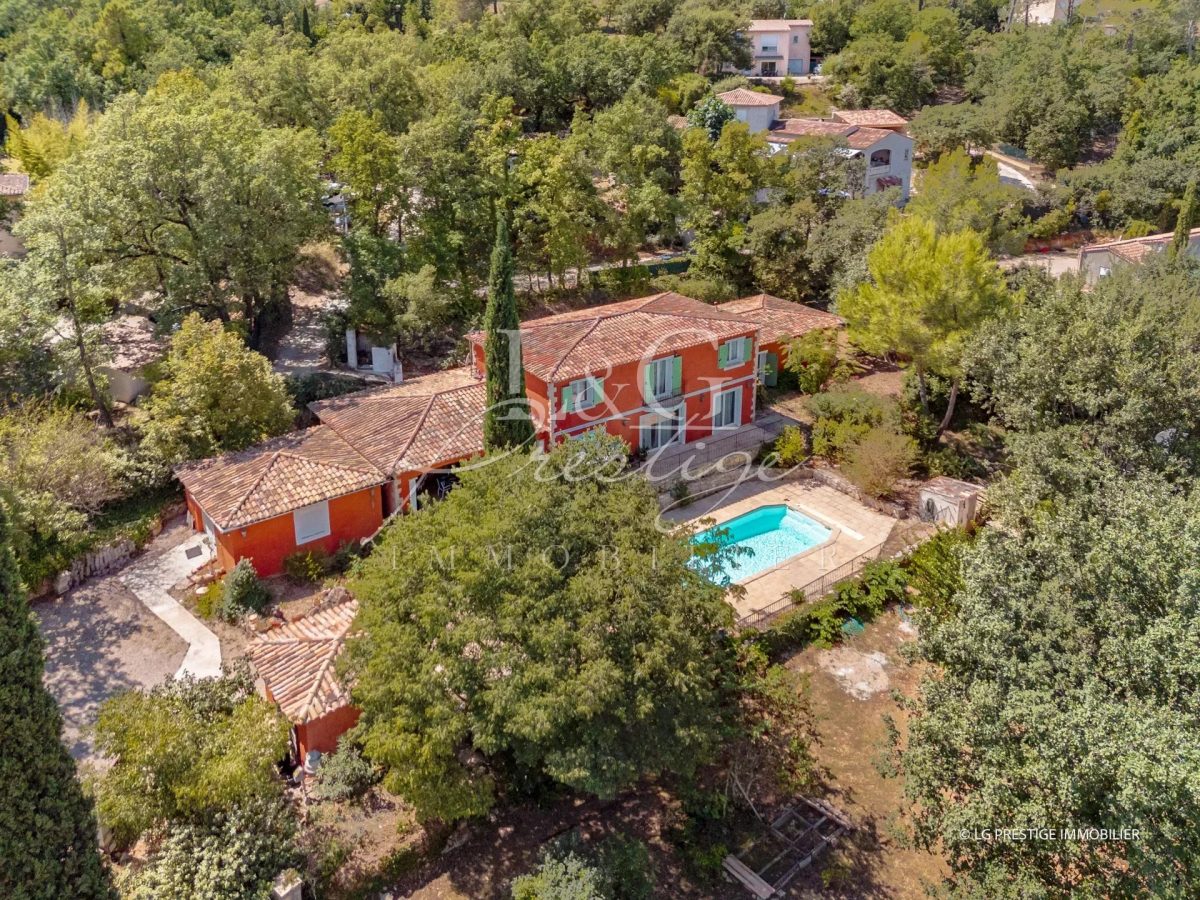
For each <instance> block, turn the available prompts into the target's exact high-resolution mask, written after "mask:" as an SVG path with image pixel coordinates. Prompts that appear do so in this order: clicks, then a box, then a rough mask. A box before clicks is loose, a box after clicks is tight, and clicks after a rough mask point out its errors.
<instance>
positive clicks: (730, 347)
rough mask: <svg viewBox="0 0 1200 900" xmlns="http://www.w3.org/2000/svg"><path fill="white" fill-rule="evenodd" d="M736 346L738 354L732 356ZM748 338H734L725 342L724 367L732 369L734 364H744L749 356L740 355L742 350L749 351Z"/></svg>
mask: <svg viewBox="0 0 1200 900" xmlns="http://www.w3.org/2000/svg"><path fill="white" fill-rule="evenodd" d="M735 347H736V348H737V353H738V356H737V358H736V359H735V358H734V355H733V353H734V348H735ZM749 347H750V340H749V339H748V338H734V339H733V340H732V341H726V342H725V368H727V369H732V368H734V367H735V366H741V365H745V364H746V362H748V361H749V356H742V355H741V353H742V351H743V350H746V351H747V352H749Z"/></svg>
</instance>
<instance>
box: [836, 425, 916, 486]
mask: <svg viewBox="0 0 1200 900" xmlns="http://www.w3.org/2000/svg"><path fill="white" fill-rule="evenodd" d="M917 456H918V451H917V442H916V441H914V440H913V439H912V438H910V437H909V436H908V435H906V434H900V433H899V432H896V431H893V430H892V429H890V428H886V427H884V426H882V425H879V426H876V427H875V428H872V429H870V430H869V431H868V432H867V433H866V434H865V435H863V436H862V437H861V438H860V439H859V440H858V441H856V442H855V443H854V445H853V446H852V447H850V448H849V450H848V451H847V452H846V454H845V460H844V461H843V463H842V474H843V475H845V476H846V478H848V479H849V480H850V483H851V484H853V485H854V486H855V487H856V488H858V489H859V490H860V491H862V492H863V493H864V494H867V495H868V496H871V497H884V496H886V495H888V494H890V493H891V492H892V490H893V489H894V488H895V487H896V483H897V482H898V481H900V479H902V478H907V477H908V476H909V475H911V474H912V470H913V466H914V465H916V462H917Z"/></svg>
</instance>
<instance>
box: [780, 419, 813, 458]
mask: <svg viewBox="0 0 1200 900" xmlns="http://www.w3.org/2000/svg"><path fill="white" fill-rule="evenodd" d="M773 449H774V453H775V458H776V460H777V461H778V463H779V465H781V466H798V465H800V464H801V463H802V462H804V461H805V460H806V459H808V439H807V438H805V436H804V431H803V430H802V429H801V428H799V427H798V426H796V425H788V426H787V427H785V428H784V429H783V431H782V432H780V434H779V437H777V438H775V445H774V448H773Z"/></svg>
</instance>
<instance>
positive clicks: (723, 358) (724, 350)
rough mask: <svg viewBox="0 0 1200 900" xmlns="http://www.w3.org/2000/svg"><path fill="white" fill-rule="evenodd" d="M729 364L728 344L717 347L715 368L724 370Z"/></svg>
mask: <svg viewBox="0 0 1200 900" xmlns="http://www.w3.org/2000/svg"><path fill="white" fill-rule="evenodd" d="M728 364H729V342H728V341H726V342H725V343H724V344H721V345H720V346H718V347H717V368H718V369H724V368H725V367H726V366H727V365H728Z"/></svg>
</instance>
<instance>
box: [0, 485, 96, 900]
mask: <svg viewBox="0 0 1200 900" xmlns="http://www.w3.org/2000/svg"><path fill="white" fill-rule="evenodd" d="M42 648H43V642H42V636H41V634H40V633H39V632H38V628H37V623H36V621H35V620H34V616H33V613H32V612H31V611H30V609H29V605H28V603H26V601H25V596H24V594H23V592H22V590H21V586H20V582H19V580H18V578H17V565H16V560H15V559H14V558H13V554H12V550H11V549H10V545H9V535H8V522H7V519H6V518H5V515H4V508H3V506H0V736H2V738H0V897H5V898H12V900H59V898H64V897H70V898H73V900H91V898H105V900H109V898H113V900H115V897H116V894H115V892H114V891H113V889H112V887H111V885H110V884H109V881H108V876H107V873H106V872H105V868H104V864H103V863H102V862H101V859H100V852H99V848H98V846H97V835H96V818H95V814H94V813H93V811H92V802H91V800H89V799H88V798H87V797H85V796H84V794H83V789H82V788H81V787H80V785H79V782H78V781H77V780H76V779H75V763H74V761H73V760H72V759H71V757H70V755H69V754H68V753H67V749H66V747H64V746H63V744H62V718H61V716H60V715H59V712H58V706H57V705H56V704H55V702H54V698H53V697H51V696H50V694H49V692H47V690H46V688H45V686H44V685H43V684H42V671H43V669H44V667H45V660H44V659H43V656H42Z"/></svg>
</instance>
